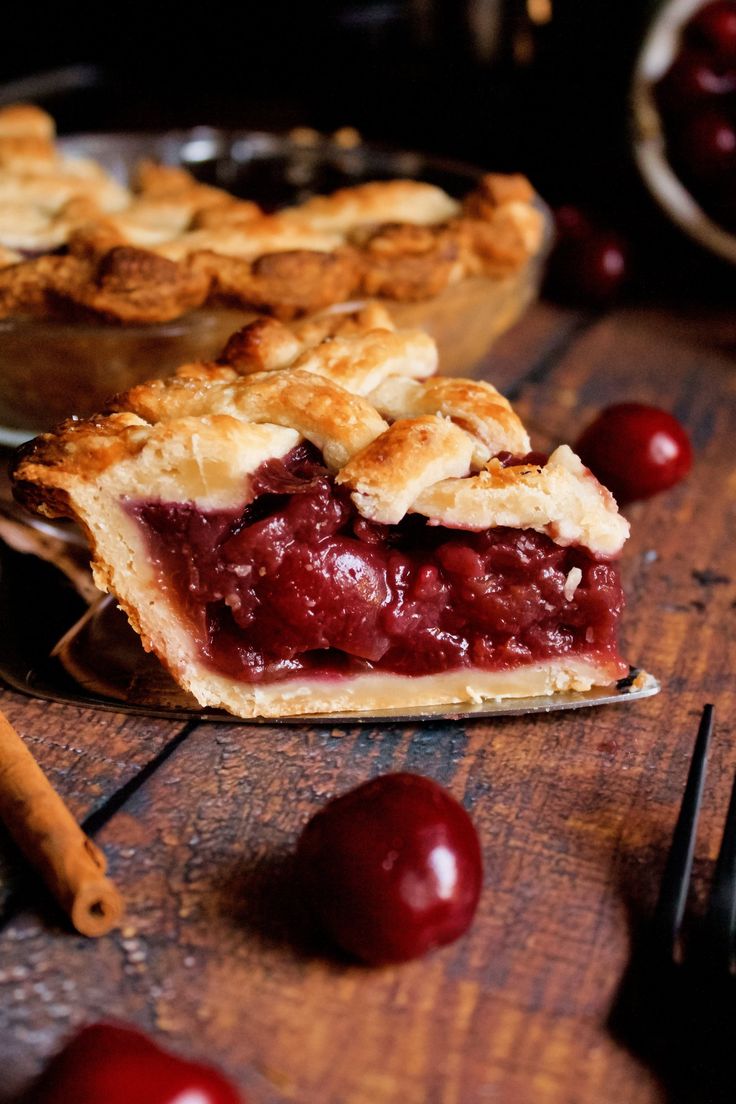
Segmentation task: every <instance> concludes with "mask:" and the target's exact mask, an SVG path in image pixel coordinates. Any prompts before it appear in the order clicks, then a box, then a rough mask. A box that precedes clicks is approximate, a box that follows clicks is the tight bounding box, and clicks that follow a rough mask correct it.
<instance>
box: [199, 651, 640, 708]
mask: <svg viewBox="0 0 736 1104" xmlns="http://www.w3.org/2000/svg"><path fill="white" fill-rule="evenodd" d="M620 676H621V670H620V668H619V666H618V665H617V664H613V663H612V664H611V665H610V666H602V665H601V664H599V663H596V662H594V661H592V660H587V659H581V658H576V657H569V656H568V657H565V658H562V659H554V660H548V661H546V662H544V663H539V664H532V665H530V666H528V667H520V668H515V669H514V670H510V671H482V670H472V669H471V670H469V669H468V668H463V669H461V670H457V671H443V672H441V673H439V674H433V675H419V676H415V677H407V676H403V675H391V674H385V673H383V672H371V673H367V674H361V675H356V676H353V677H349V678H341V679H328V678H321V679H308V680H307V679H289V681H288V682H277V683H271V684H269V685H258V686H253V685H244V684H242V683H238V682H236V681H235V680H233V679H228V678H224V677H223V676H221V675H216V674H210V673H208V674H207V677H206V680H202V679H199V678H196V676H195V677H194V678H191V680H188V681H189V682H190V685H189V688H190V689H191V690H192V692H193V693H194V694H195V696H196V697H197V698H198V699H199V701H200V702H201V703H202V705H205V706H208V707H213V708H220V707H221V708H223V709H226V710H228V712H230V713H235V714H237V715H238V716H240V717H291V716H299V715H300V714H304V713H347V712H356V713H358V712H368V711H372V710H379V709H396V708H400V709H417V708H420V707H422V706H427V705H454V704H457V703H462V702H468V703H472V704H479V703H480V702H483V701H494V700H495V701H500V700H501V699H503V698H532V697H540V696H543V695H549V694H555V693H559V692H560V691H566V690H577V691H585V690H590V689H591V687H593V686H601V685H610V684H612V683H613V682H615V681H616V679H618V678H620ZM183 681H184V679H183ZM205 681H206V686H205V685H204V684H203V683H204V682H205ZM195 684H196V685H195Z"/></svg>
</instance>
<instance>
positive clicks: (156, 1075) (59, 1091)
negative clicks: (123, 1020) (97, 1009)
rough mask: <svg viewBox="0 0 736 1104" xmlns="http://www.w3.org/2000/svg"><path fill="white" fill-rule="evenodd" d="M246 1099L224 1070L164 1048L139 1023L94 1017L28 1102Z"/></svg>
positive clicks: (141, 1103)
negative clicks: (185, 1057)
mask: <svg viewBox="0 0 736 1104" xmlns="http://www.w3.org/2000/svg"><path fill="white" fill-rule="evenodd" d="M195 1100H196V1102H197V1104H243V1101H242V1098H241V1096H240V1095H239V1094H238V1093H237V1092H236V1090H235V1089H234V1088H233V1086H232V1085H231V1084H230V1082H229V1081H227V1080H226V1079H225V1078H224V1077H223V1076H222V1074H220V1073H218V1072H217V1070H215V1069H212V1068H211V1067H210V1066H205V1065H201V1064H200V1063H199V1062H191V1061H187V1060H185V1059H183V1058H179V1057H177V1056H176V1055H175V1054H171V1053H170V1052H169V1051H166V1050H162V1049H161V1047H159V1046H158V1045H157V1044H156V1043H154V1042H153V1040H152V1039H149V1038H148V1036H146V1035H144V1034H143V1032H141V1031H138V1030H137V1029H136V1028H133V1027H129V1026H126V1025H123V1024H114V1023H95V1024H90V1025H88V1026H87V1027H84V1028H82V1030H81V1031H79V1032H78V1033H77V1034H76V1035H74V1036H73V1037H72V1038H71V1039H70V1040H69V1042H68V1043H67V1044H66V1046H65V1047H64V1048H63V1050H61V1051H60V1052H59V1053H58V1054H57V1055H56V1056H55V1057H54V1058H52V1060H51V1062H50V1063H49V1065H48V1066H47V1067H46V1070H45V1071H44V1073H43V1074H42V1075H41V1079H40V1080H39V1081H38V1083H37V1084H36V1086H35V1087H34V1089H33V1090H32V1092H31V1095H30V1099H29V1104H133V1102H134V1101H135V1104H185V1102H186V1101H192V1102H194V1101H195Z"/></svg>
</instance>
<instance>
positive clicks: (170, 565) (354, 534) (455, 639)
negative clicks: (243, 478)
mask: <svg viewBox="0 0 736 1104" xmlns="http://www.w3.org/2000/svg"><path fill="white" fill-rule="evenodd" d="M506 462H509V460H508V459H507V460H506ZM511 462H513V460H511ZM250 495H251V496H252V499H251V501H250V502H249V503H248V504H247V505H246V506H244V507H243V508H241V509H238V510H214V511H203V510H200V509H198V508H197V507H196V506H195V505H194V504H193V503H172V502H160V501H131V502H129V503H128V504H127V509H128V511H129V512H130V514H131V515H132V516H133V517H134V518H136V520H137V521H138V523H139V524H140V525H141V526H142V528H143V529H144V531H145V533H146V537H147V541H148V546H149V550H150V555H151V558H152V561H153V564H154V566H155V568H156V569H157V573H158V578H159V583H160V585H161V587H162V588H163V589H165V590H166V591H167V592H168V594H169V595H170V596H171V597H172V598H173V599H174V600H175V601H176V602H177V603H178V605H179V606H180V608H181V609H182V611H183V612H184V614H185V615H186V617H187V618H188V620H189V621H190V623H191V626H192V631H193V633H194V636H195V639H196V641H197V644H198V647H199V651H200V655H201V657H202V659H203V660H204V661H205V662H206V663H207V664H208V665H209V666H210V667H211V668H212V669H213V670H215V671H219V672H222V673H225V674H228V675H231V676H235V677H237V678H243V679H246V680H248V681H274V680H277V679H283V678H288V677H291V676H294V675H298V674H300V673H314V672H319V671H326V672H329V673H333V674H339V673H341V672H343V673H346V674H348V673H350V674H354V673H358V672H360V671H371V670H380V671H390V672H398V673H402V674H410V675H423V674H432V673H435V672H439V671H446V670H451V669H456V668H462V667H471V666H472V667H481V668H485V669H487V670H502V669H504V668H510V667H516V666H519V665H521V664H524V663H532V662H535V661H541V660H545V659H548V658H550V657H553V656H560V655H577V656H585V657H591V658H595V659H599V660H600V659H602V660H604V661H605V660H609V661H610V662H611V664H612V665H613V667H614V668H615V666H616V664H617V663H618V658H617V651H616V640H615V628H616V622H617V619H618V616H619V613H620V611H621V607H622V605H623V598H622V593H621V587H620V583H619V578H618V572H617V569H616V567H615V565H613V564H612V563H610V562H607V561H605V560H601V559H597V558H595V557H594V556H592V555H590V554H589V553H588V552H587V551H586V550H584V549H581V548H561V547H559V546H558V545H556V544H554V543H553V542H552V541H551V540H550V539H549V538H547V537H545V536H543V535H541V534H538V533H534V532H531V531H528V530H525V531H518V530H513V529H492V530H490V531H488V532H481V533H471V532H466V531H464V530H463V531H460V530H452V529H446V528H443V527H442V526H432V525H430V524H429V523H428V522H427V521H426V519H424V518H421V517H418V516H415V515H409V516H407V517H406V518H405V519H404V520H403V521H402V522H401V523H400V524H399V525H393V526H385V525H378V524H375V523H373V522H370V521H366V520H365V519H364V518H363V517H361V516H360V515H359V514H358V513H357V512H356V510H355V508H354V506H353V505H352V502H351V501H350V497H349V494H348V492H347V491H345V490H344V489H343V488H339V487H336V486H335V484H334V482H333V480H332V478H331V477H330V475H329V474H328V472H327V471H326V469H325V468H324V467H323V466H322V464H321V463H320V462H319V457H318V455H317V454H315V453H314V450H311V449H309V448H307V447H306V446H301V447H300V448H298V449H295V450H294V451H293V452H292V453H290V454H289V456H288V457H286V458H285V460H283V461H269V462H268V463H266V464H264V465H263V466H262V468H261V469H260V470H259V472H258V473H256V475H255V476H254V477H253V478H252V480H251V485H250ZM573 568H578V569H579V571H580V582H579V584H578V586H577V588H576V589H575V592H574V594H571V593H570V591H571V586H570V584H569V583H568V582H567V581H568V577H569V575H570V572H571V570H572V569H573ZM576 574H577V573H576ZM573 579H574V576H573ZM566 584H567V585H566ZM566 590H567V594H566Z"/></svg>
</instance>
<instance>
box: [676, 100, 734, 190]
mask: <svg viewBox="0 0 736 1104" xmlns="http://www.w3.org/2000/svg"><path fill="white" fill-rule="evenodd" d="M676 147H677V154H678V157H679V160H680V161H681V162H682V165H683V168H685V169H686V170H687V171H688V172H689V173H691V174H692V175H693V176H694V177H696V178H697V179H699V180H703V181H708V182H711V183H718V182H720V181H721V180H722V179H723V178H724V177H725V176H726V175H727V174H729V173H734V171H736V127H734V125H733V123H732V122H731V120H730V119H729V118H728V116H727V115H724V114H722V113H721V112H720V111H712V110H709V111H703V112H701V113H700V114H699V115H696V116H694V117H693V118H692V119H688V120H687V121H686V122H685V124H684V125H683V128H682V132H681V134H680V135H679V138H677V140H676Z"/></svg>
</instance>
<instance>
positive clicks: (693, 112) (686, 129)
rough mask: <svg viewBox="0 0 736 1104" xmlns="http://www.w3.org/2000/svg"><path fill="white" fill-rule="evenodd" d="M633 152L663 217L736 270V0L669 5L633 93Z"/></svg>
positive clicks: (639, 66)
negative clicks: (666, 216) (731, 264)
mask: <svg viewBox="0 0 736 1104" xmlns="http://www.w3.org/2000/svg"><path fill="white" fill-rule="evenodd" d="M632 106H633V125H634V153H635V156H636V160H637V163H638V165H639V169H640V171H641V174H642V176H643V178H644V181H645V183H646V185H647V186H648V188H649V190H650V192H651V193H652V195H653V196H654V198H655V199H656V200H657V202H658V203H659V205H660V206H661V207H662V208H663V210H664V211H665V212H666V213H667V214H668V215H669V216H670V218H672V219H673V220H674V221H675V222H676V223H677V224H678V225H679V226H680V227H681V228H682V229H683V230H685V231H686V233H688V234H689V235H690V236H691V237H692V238H694V239H695V240H696V241H698V242H699V243H700V244H701V245H704V246H705V247H706V248H708V249H710V250H711V251H712V252H714V253H716V254H718V255H719V256H721V257H724V258H725V259H726V260H729V261H731V262H732V263H734V264H736V0H706V2H704V0H666V2H665V3H663V4H661V5H660V7H659V8H658V10H657V14H656V15H655V17H654V19H653V21H652V23H651V24H650V27H649V30H648V32H647V34H646V36H645V38H644V42H643V44H642V48H641V52H640V54H639V57H638V60H637V63H636V66H635V72H634V81H633V88H632Z"/></svg>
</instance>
